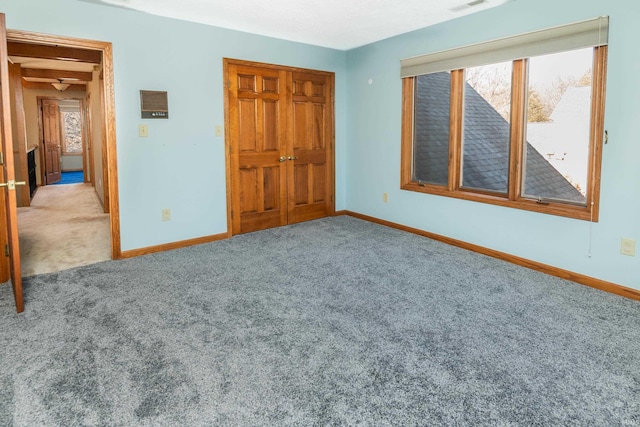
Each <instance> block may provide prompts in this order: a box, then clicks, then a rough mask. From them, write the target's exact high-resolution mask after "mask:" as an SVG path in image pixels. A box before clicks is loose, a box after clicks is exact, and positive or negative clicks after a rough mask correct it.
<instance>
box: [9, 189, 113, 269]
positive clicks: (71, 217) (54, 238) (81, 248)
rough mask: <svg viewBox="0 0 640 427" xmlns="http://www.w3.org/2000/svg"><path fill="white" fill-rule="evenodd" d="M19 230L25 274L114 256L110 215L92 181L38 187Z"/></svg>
mask: <svg viewBox="0 0 640 427" xmlns="http://www.w3.org/2000/svg"><path fill="white" fill-rule="evenodd" d="M18 231H19V235H20V257H21V260H22V275H23V276H25V277H26V276H33V275H36V274H42V273H50V272H54V271H60V270H66V269H68V268H72V267H78V266H81V265H87V264H93V263H96V262H100V261H105V260H108V259H111V241H110V233H109V215H108V214H105V213H103V211H102V205H101V204H100V200H99V199H98V196H97V195H96V193H95V190H94V188H93V187H92V186H91V185H89V184H66V185H48V186H43V187H38V191H36V194H35V196H34V198H33V200H32V201H31V206H30V207H28V208H18Z"/></svg>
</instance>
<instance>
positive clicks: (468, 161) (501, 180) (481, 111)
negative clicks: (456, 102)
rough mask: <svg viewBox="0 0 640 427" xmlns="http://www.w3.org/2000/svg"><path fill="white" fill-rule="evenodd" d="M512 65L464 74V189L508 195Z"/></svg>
mask: <svg viewBox="0 0 640 427" xmlns="http://www.w3.org/2000/svg"><path fill="white" fill-rule="evenodd" d="M511 74H512V64H511V62H503V63H499V64H491V65H485V66H481V67H473V68H469V69H467V70H466V72H465V79H466V83H465V87H464V128H463V135H464V136H463V147H462V180H461V181H462V186H463V187H465V188H472V189H478V190H486V191H492V192H500V193H506V192H507V189H508V184H509V141H510V137H509V134H510V123H509V121H510V114H511Z"/></svg>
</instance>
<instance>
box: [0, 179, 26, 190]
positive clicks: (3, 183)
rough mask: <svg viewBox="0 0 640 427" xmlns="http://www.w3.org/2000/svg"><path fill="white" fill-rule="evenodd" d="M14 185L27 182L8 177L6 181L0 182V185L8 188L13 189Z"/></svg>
mask: <svg viewBox="0 0 640 427" xmlns="http://www.w3.org/2000/svg"><path fill="white" fill-rule="evenodd" d="M16 185H27V183H26V182H24V181H18V182H15V181H14V180H12V179H10V180H9V181H7V182H0V187H7V188H8V189H9V190H15V189H16Z"/></svg>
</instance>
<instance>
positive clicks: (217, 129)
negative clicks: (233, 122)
mask: <svg viewBox="0 0 640 427" xmlns="http://www.w3.org/2000/svg"><path fill="white" fill-rule="evenodd" d="M216 136H222V126H220V125H218V126H216Z"/></svg>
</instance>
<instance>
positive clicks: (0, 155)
mask: <svg viewBox="0 0 640 427" xmlns="http://www.w3.org/2000/svg"><path fill="white" fill-rule="evenodd" d="M0 165H4V153H3V152H2V151H0Z"/></svg>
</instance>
